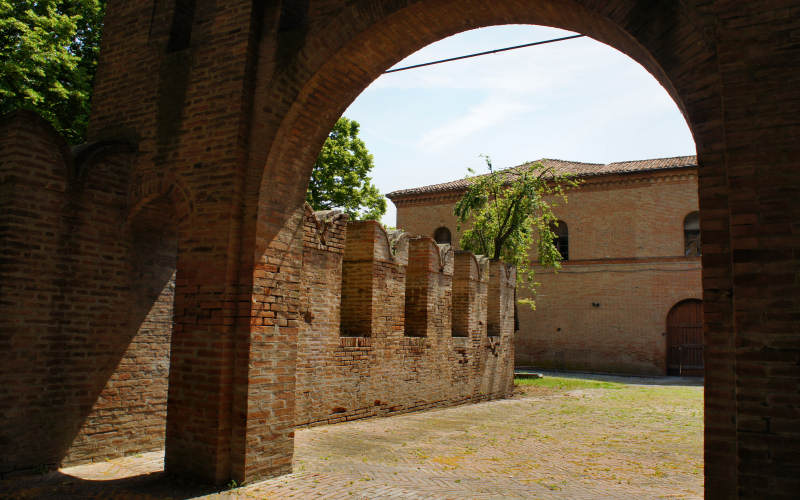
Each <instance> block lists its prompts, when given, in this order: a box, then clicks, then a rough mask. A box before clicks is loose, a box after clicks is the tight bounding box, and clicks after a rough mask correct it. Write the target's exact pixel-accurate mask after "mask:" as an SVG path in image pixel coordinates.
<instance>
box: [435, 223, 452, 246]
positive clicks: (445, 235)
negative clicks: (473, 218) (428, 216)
mask: <svg viewBox="0 0 800 500" xmlns="http://www.w3.org/2000/svg"><path fill="white" fill-rule="evenodd" d="M433 239H434V240H436V243H438V244H440V245H444V244H445V243H446V244H448V245H449V244H450V243H451V241H452V235H451V234H450V230H449V229H447V228H446V227H444V226H442V227H440V228H439V229H437V230H436V231H434V232H433Z"/></svg>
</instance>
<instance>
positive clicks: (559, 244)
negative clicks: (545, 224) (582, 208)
mask: <svg viewBox="0 0 800 500" xmlns="http://www.w3.org/2000/svg"><path fill="white" fill-rule="evenodd" d="M550 230H551V231H553V232H554V233H555V234H556V237H555V238H554V239H553V243H554V244H555V246H556V248H557V249H558V253H560V254H561V259H562V260H569V229H567V223H566V222H564V221H563V220H560V221H556V222H553V223H552V224H551V225H550Z"/></svg>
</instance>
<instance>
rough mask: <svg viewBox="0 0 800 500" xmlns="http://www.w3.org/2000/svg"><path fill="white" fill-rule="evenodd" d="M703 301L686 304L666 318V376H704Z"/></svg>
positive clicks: (674, 307)
mask: <svg viewBox="0 0 800 500" xmlns="http://www.w3.org/2000/svg"><path fill="white" fill-rule="evenodd" d="M703 370H704V363H703V301H701V300H697V299H689V300H684V301H682V302H678V303H677V304H675V305H674V306H673V307H672V309H670V311H669V313H668V314H667V375H685V376H702V375H703Z"/></svg>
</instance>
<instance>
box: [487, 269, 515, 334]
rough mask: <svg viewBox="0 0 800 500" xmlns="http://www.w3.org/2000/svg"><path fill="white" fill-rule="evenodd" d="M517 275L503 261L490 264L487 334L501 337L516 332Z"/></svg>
mask: <svg viewBox="0 0 800 500" xmlns="http://www.w3.org/2000/svg"><path fill="white" fill-rule="evenodd" d="M515 286H516V273H515V272H514V270H513V268H510V267H509V266H508V265H507V264H505V263H504V262H501V261H496V260H493V261H490V262H489V310H488V312H487V318H486V322H487V333H488V335H489V336H490V337H500V336H502V335H506V334H508V333H513V331H514V287H515Z"/></svg>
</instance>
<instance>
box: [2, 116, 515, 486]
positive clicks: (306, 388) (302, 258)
mask: <svg viewBox="0 0 800 500" xmlns="http://www.w3.org/2000/svg"><path fill="white" fill-rule="evenodd" d="M135 155H136V152H135V150H134V149H133V148H131V147H130V146H127V145H124V144H111V143H97V144H87V145H82V146H80V147H77V148H73V149H70V148H69V147H68V146H67V145H66V143H65V142H64V140H63V139H62V138H61V137H60V136H59V135H58V134H57V133H56V132H55V131H54V130H53V129H52V128H51V127H50V125H48V124H47V123H46V122H44V121H43V120H42V119H41V118H40V117H38V116H37V115H35V114H33V113H29V112H17V113H14V114H11V115H8V116H4V117H2V121H0V255H2V259H0V349H1V350H2V354H3V360H2V361H3V362H2V363H0V420H2V422H3V425H2V426H0V451H2V453H0V476H2V475H5V474H9V473H13V472H15V471H24V470H28V471H29V470H38V469H41V468H42V467H49V468H52V467H55V466H59V465H72V464H78V463H83V462H87V461H96V460H103V459H106V458H112V457H119V456H125V455H130V454H133V453H140V452H144V451H151V450H158V449H162V448H164V446H165V439H166V438H165V436H166V426H167V421H168V411H167V407H168V386H169V385H170V384H171V381H169V377H170V375H172V376H174V374H170V368H169V367H170V352H171V348H172V345H173V343H174V341H176V339H175V338H174V337H173V329H174V327H173V317H174V310H175V308H176V307H186V306H185V302H186V300H187V297H188V299H190V300H191V298H192V296H191V295H188V296H187V295H184V298H183V302H181V303H180V304H177V305H176V303H175V289H176V286H181V283H185V279H182V276H181V275H180V273H179V272H176V268H178V269H179V268H180V266H179V265H178V262H177V255H178V247H179V243H178V240H179V233H180V227H181V224H183V223H186V222H189V221H190V220H191V217H190V214H189V213H188V212H187V210H186V209H187V206H188V204H187V203H186V202H185V199H183V198H182V196H183V195H182V194H181V193H180V192H179V191H178V189H177V188H176V187H175V186H170V187H168V188H167V189H166V190H164V189H163V185H162V184H160V183H152V184H150V185H146V184H142V183H139V182H132V181H131V180H130V179H129V176H130V175H131V170H130V165H131V162H132V159H133V158H134V157H135ZM131 186H135V188H133V187H131ZM294 218H295V220H296V221H297V225H296V226H297V230H296V231H295V232H294V233H291V234H289V235H287V238H288V239H287V241H286V249H287V250H286V252H285V253H284V255H283V257H282V258H281V259H270V258H266V257H265V259H264V262H263V263H262V265H261V269H260V273H261V274H260V275H259V276H258V277H259V279H269V277H270V276H271V274H274V273H279V272H283V273H288V272H294V276H296V278H295V279H297V280H298V281H302V285H303V288H302V289H301V291H300V293H299V294H298V295H297V296H293V295H286V296H282V297H277V296H275V295H270V294H268V293H266V291H267V290H266V289H265V288H260V289H258V290H256V292H255V293H254V295H253V297H254V301H253V304H254V306H253V307H258V308H260V309H261V310H262V311H261V313H260V314H261V315H262V316H263V317H264V318H271V319H272V320H274V321H275V322H276V324H280V325H281V326H287V325H288V322H287V320H285V319H279V318H277V317H278V316H279V315H281V314H282V313H283V312H285V310H286V309H287V308H288V307H299V309H301V310H302V311H303V314H302V316H301V325H302V327H301V328H299V329H298V328H297V327H296V325H292V326H295V328H296V330H295V335H297V331H301V333H302V334H301V335H299V339H298V342H299V346H300V347H299V352H300V354H299V356H297V355H296V354H295V351H294V350H291V349H285V348H284V347H283V343H282V342H275V337H274V333H273V332H274V329H275V326H274V325H273V324H264V325H255V326H254V327H253V330H254V332H253V335H252V336H251V338H250V339H249V342H250V344H251V345H252V348H253V352H254V358H253V359H255V356H262V357H263V358H264V359H268V360H269V361H270V363H272V362H277V363H279V364H280V365H281V367H282V369H283V370H285V372H286V374H287V376H289V377H291V379H292V380H294V378H295V364H297V367H298V368H297V387H298V397H297V401H298V407H297V416H296V415H295V408H294V407H291V406H281V407H280V408H276V409H275V410H274V411H277V412H283V413H285V414H286V415H287V416H288V418H291V419H292V421H298V422H300V423H308V422H312V421H314V422H321V421H334V420H336V419H337V418H339V417H341V418H345V417H348V418H355V417H356V416H365V415H374V414H389V413H396V412H400V411H410V410H413V409H415V408H420V407H430V406H436V405H441V404H448V403H452V402H457V401H461V400H467V399H482V398H486V397H495V396H502V395H504V394H506V393H507V392H508V391H509V390H510V383H511V378H510V375H511V373H510V371H507V372H506V374H505V375H506V377H505V378H503V377H498V379H499V380H504V381H505V385H497V384H495V385H494V386H490V387H489V389H486V390H483V392H480V391H478V390H477V389H475V386H476V384H475V380H474V377H475V376H477V375H478V373H479V372H478V365H477V364H476V365H475V366H471V365H469V364H466V365H465V364H463V363H464V362H463V359H466V356H470V355H471V354H470V353H468V352H467V351H465V350H464V349H463V348H462V349H461V351H463V353H462V354H463V355H460V356H461V357H459V358H458V359H455V358H453V356H456V354H457V353H456V351H455V350H450V351H446V350H443V349H439V350H438V351H436V353H435V356H434V355H433V354H432V353H434V349H433V348H432V345H433V346H437V347H438V346H440V344H442V345H444V344H446V343H447V340H446V339H445V338H444V335H445V334H444V333H443V332H445V331H447V335H449V321H450V316H449V314H450V312H449V311H450V308H449V307H450V306H449V297H450V296H449V294H450V287H449V279H450V276H451V275H452V274H453V269H452V259H451V260H450V261H448V262H449V266H450V267H449V268H448V269H449V270H448V271H446V272H444V273H442V272H440V269H439V267H436V266H434V265H433V263H434V262H439V260H440V258H441V256H440V254H439V250H440V249H439V248H438V247H436V246H435V245H432V243H431V242H430V240H427V239H423V240H419V241H416V242H415V244H416V245H418V246H419V247H420V248H421V249H422V250H421V253H422V255H423V258H426V259H428V260H427V261H425V262H426V265H425V266H422V267H421V268H420V272H419V273H418V278H417V279H418V281H419V283H420V284H421V286H423V287H425V288H426V289H428V290H430V291H431V293H430V295H429V298H430V300H431V309H430V311H428V310H427V309H425V314H426V315H427V316H426V318H430V322H431V325H432V328H433V329H429V330H427V332H428V333H427V334H428V337H427V338H421V339H405V337H403V324H404V323H403V309H404V304H405V288H404V287H405V284H406V281H405V273H406V265H405V262H406V261H405V260H403V261H399V260H398V257H397V256H396V255H395V253H394V252H393V251H392V250H390V245H389V242H388V240H387V236H386V234H385V233H383V230H382V229H380V230H379V233H375V232H374V226H373V223H363V224H353V226H352V227H353V228H354V230H353V234H354V237H353V238H351V240H350V242H351V243H352V245H351V246H350V254H349V255H348V256H347V259H348V262H349V263H350V264H351V265H354V266H356V267H357V265H363V266H366V267H365V269H366V270H367V272H368V274H369V280H368V281H369V284H370V285H369V287H367V288H368V289H369V294H367V299H368V301H369V304H370V307H369V308H367V309H364V310H365V311H368V313H369V315H370V317H369V320H368V321H367V324H368V325H370V328H371V330H370V331H368V332H366V335H365V336H364V337H342V336H340V321H339V315H340V307H341V305H340V304H341V291H342V267H343V258H344V256H345V254H346V252H345V234H346V231H345V223H346V218H345V217H343V216H341V215H340V214H336V213H327V214H320V213H318V214H312V213H310V212H306V213H305V214H296V216H295V217H294ZM359 228H360V229H361V230H362V232H361V233H359ZM359 234H361V235H362V237H361V238H360V237H358V235H359ZM376 235H377V236H379V237H378V238H377V239H374V238H373V236H376ZM368 241H369V242H368ZM367 242H368V243H367ZM420 245H421V246H420ZM408 246H409V240H408V237H407V236H405V235H398V238H397V240H396V241H394V248H395V249H398V248H399V254H400V255H401V256H407V254H408ZM359 252H360V253H359ZM375 252H378V253H377V254H376V253H375ZM426 252H427V253H426ZM376 255H377V256H378V258H375V256H376ZM434 257H435V259H434ZM402 258H403V259H405V258H407V257H402ZM293 269H294V270H296V271H292V270H293ZM301 270H302V272H301ZM197 272H206V273H208V272H209V269H207V268H202V269H197ZM301 275H302V276H301ZM440 280H444V281H440ZM257 283H258V281H257ZM476 283H478V282H477V281H476ZM478 285H480V283H478ZM184 286H185V285H184ZM359 287H360V285H358V284H353V285H351V286H348V290H351V291H352V289H358V288H359ZM476 291H478V288H475V287H473V289H472V293H473V295H474V294H475V293H476ZM483 293H484V295H485V291H484V292H483ZM298 304H299V306H298ZM362 312H363V311H362ZM353 314H354V315H357V314H360V313H356V312H354V313H353ZM440 314H441V315H446V318H444V319H439V320H434V318H435V317H436V316H437V315H440ZM362 316H363V314H362ZM284 331H291V328H286V329H284ZM474 334H475V349H473V350H476V349H477V347H478V346H480V345H482V344H481V341H480V332H479V331H478V330H475V331H474ZM387 338H392V339H393V340H392V342H391V343H389V342H387V341H386V339H387ZM459 340H461V341H462V342H461V343H462V344H464V345H466V342H465V341H466V340H467V339H459ZM178 342H180V339H178ZM508 342H510V340H509V339H507V340H506V343H508ZM275 349H281V350H282V352H283V354H282V358H280V359H279V358H278V356H275V354H274V350H275ZM440 351H441V352H440ZM461 351H459V352H461ZM436 356H438V357H436ZM448 356H449V357H450V358H452V359H450V358H448ZM382 359H386V360H387V363H383V362H382V361H381V360H382ZM256 361H258V360H257V359H256ZM437 363H438V364H437ZM459 363H461V364H459ZM495 364H496V363H495ZM256 365H258V363H254V366H256ZM451 365H452V366H453V367H456V368H460V369H461V371H462V372H463V371H464V368H465V367H467V368H469V371H468V373H467V374H466V375H465V376H464V375H462V376H460V377H461V379H463V380H461V382H459V383H458V384H457V387H459V389H458V391H456V392H452V393H451V392H448V389H449V388H448V387H447V386H446V384H445V383H444V382H443V381H442V380H441V379H440V376H439V375H440V374H439V372H438V370H440V369H447V370H449V369H450V368H448V367H450V366H451ZM485 366H489V365H488V364H487V363H484V364H483V365H480V367H481V369H484V370H485ZM503 366H506V365H503ZM506 368H508V369H509V370H510V365H507V366H506ZM404 370H405V372H404ZM398 379H403V380H406V379H408V380H407V381H406V382H404V383H403V384H397V383H396V381H397V380H398ZM434 380H435V381H436V384H437V385H435V387H433V386H432V387H426V386H427V385H428V384H431V385H433V382H432V381H434ZM168 381H169V382H168ZM484 386H485V384H484ZM292 387H294V383H292ZM250 389H251V390H253V391H261V393H262V394H263V395H264V396H263V397H261V398H256V399H255V401H254V404H256V405H258V404H266V403H267V402H268V400H269V398H268V397H267V396H269V395H270V394H271V391H272V390H273V389H272V387H271V386H270V385H269V384H268V383H265V384H264V385H263V387H259V386H258V384H257V381H256V380H253V381H252V382H251V384H250ZM292 399H293V398H292ZM376 401H381V404H380V405H377V406H376V404H375V402H376ZM314 412H316V413H314ZM179 418H180V414H177V413H176V414H173V415H172V419H173V420H179ZM179 423H180V422H179ZM281 460H284V461H285V460H286V459H285V458H282V459H281ZM287 463H288V462H287Z"/></svg>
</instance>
